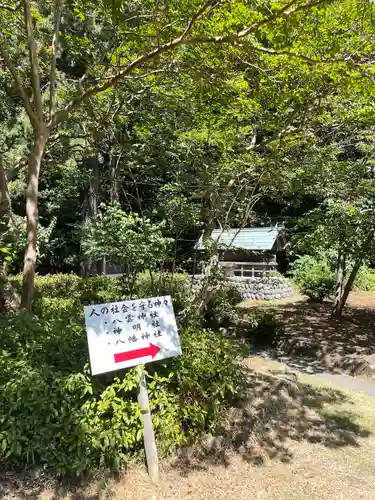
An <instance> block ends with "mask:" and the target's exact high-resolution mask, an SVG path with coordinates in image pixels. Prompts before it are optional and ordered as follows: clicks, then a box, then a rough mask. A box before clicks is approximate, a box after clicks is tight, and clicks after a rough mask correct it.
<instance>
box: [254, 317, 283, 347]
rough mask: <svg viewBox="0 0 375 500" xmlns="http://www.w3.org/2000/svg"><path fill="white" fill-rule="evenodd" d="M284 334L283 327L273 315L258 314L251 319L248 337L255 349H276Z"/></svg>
mask: <svg viewBox="0 0 375 500" xmlns="http://www.w3.org/2000/svg"><path fill="white" fill-rule="evenodd" d="M281 333H282V326H281V325H280V323H279V322H278V321H277V320H276V318H275V317H274V316H273V314H269V313H264V314H257V315H256V316H255V317H254V318H252V319H251V326H250V328H249V329H248V331H247V332H246V337H247V338H248V339H249V340H250V342H251V344H252V345H254V346H255V347H274V346H275V345H276V343H277V340H278V339H279V337H280V334H281Z"/></svg>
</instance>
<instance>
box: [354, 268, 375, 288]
mask: <svg viewBox="0 0 375 500" xmlns="http://www.w3.org/2000/svg"><path fill="white" fill-rule="evenodd" d="M353 288H354V290H360V291H363V292H375V272H374V271H373V270H371V269H369V268H368V267H367V266H362V267H361V268H360V270H359V271H358V274H357V277H356V279H355V282H354V287H353Z"/></svg>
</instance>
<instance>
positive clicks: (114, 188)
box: [109, 152, 121, 201]
mask: <svg viewBox="0 0 375 500" xmlns="http://www.w3.org/2000/svg"><path fill="white" fill-rule="evenodd" d="M120 160H121V153H119V154H118V155H117V156H116V155H114V154H113V153H112V152H111V154H110V160H109V168H110V184H111V186H110V193H109V199H110V201H118V199H119V182H118V166H119V163H120Z"/></svg>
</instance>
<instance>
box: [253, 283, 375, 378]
mask: <svg viewBox="0 0 375 500" xmlns="http://www.w3.org/2000/svg"><path fill="white" fill-rule="evenodd" d="M357 295H359V294H357ZM365 295H366V299H367V302H364V304H365V306H361V302H360V300H358V298H357V296H355V295H353V297H354V299H357V301H356V300H354V299H353V298H352V301H351V303H349V305H348V306H347V307H346V309H345V314H344V316H343V318H342V319H341V320H336V319H333V318H332V317H331V310H332V304H330V303H325V304H311V303H308V302H298V303H295V304H284V305H278V306H273V305H270V306H268V307H264V306H263V307H259V309H258V308H257V307H256V306H254V307H252V308H251V312H259V313H265V312H266V313H267V314H272V315H274V317H275V318H276V320H277V321H278V322H279V323H280V324H281V325H282V327H283V334H282V335H281V336H280V338H279V339H278V343H277V348H276V349H275V350H274V351H271V352H270V353H269V354H270V356H271V357H274V358H276V359H278V360H280V361H282V362H284V363H286V364H288V366H289V367H290V368H292V369H295V370H298V371H302V372H305V373H323V372H327V371H329V372H332V373H335V372H338V371H342V370H344V371H346V372H348V373H351V374H355V375H359V374H361V375H369V376H372V375H373V373H372V370H371V365H375V331H374V328H373V325H374V324H375V293H371V292H369V293H367V294H365Z"/></svg>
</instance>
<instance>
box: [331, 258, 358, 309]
mask: <svg viewBox="0 0 375 500" xmlns="http://www.w3.org/2000/svg"><path fill="white" fill-rule="evenodd" d="M362 262H363V257H360V258H358V259H357V260H356V261H355V263H354V266H353V269H352V271H351V273H350V275H349V278H348V281H347V282H346V284H345V286H344V290H343V292H342V295H341V298H340V301H339V303H338V306H337V308H336V311H334V316H335V317H336V318H340V317H341V315H342V311H343V309H344V306H345V304H346V301H347V299H348V296H349V293H350V291H351V289H352V287H353V284H354V281H355V279H356V277H357V274H358V271H359V268H360V267H361V265H362Z"/></svg>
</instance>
